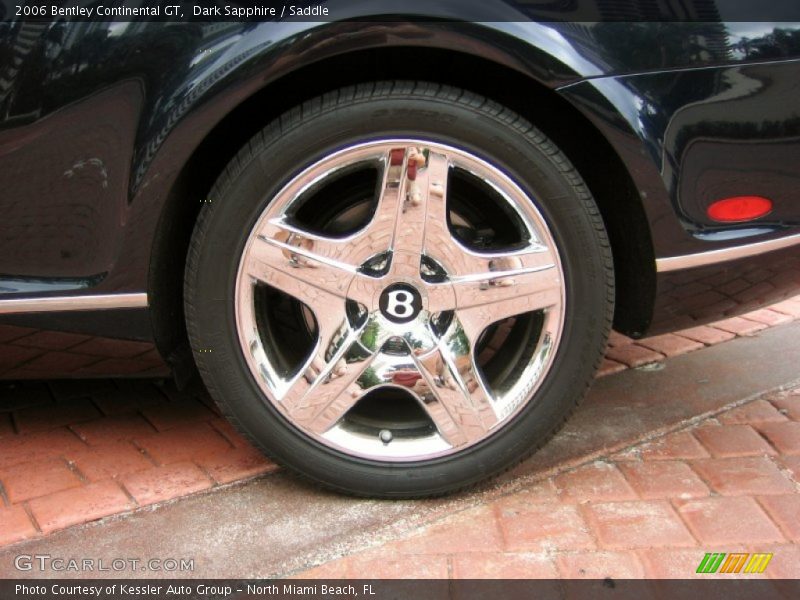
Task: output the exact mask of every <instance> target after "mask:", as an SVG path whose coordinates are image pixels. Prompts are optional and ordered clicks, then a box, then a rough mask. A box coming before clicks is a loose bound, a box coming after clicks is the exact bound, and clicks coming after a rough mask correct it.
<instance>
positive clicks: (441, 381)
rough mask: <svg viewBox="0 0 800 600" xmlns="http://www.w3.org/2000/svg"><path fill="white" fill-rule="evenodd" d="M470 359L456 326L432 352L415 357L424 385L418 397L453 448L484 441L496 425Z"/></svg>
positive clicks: (467, 343) (467, 342)
mask: <svg viewBox="0 0 800 600" xmlns="http://www.w3.org/2000/svg"><path fill="white" fill-rule="evenodd" d="M472 356H473V352H472V343H471V341H470V340H469V339H468V338H467V335H466V333H465V332H464V330H463V329H462V328H461V327H460V325H459V324H458V323H455V324H454V325H453V326H451V328H450V331H449V332H448V335H446V336H445V337H444V338H443V339H442V342H441V343H440V345H439V346H438V347H437V349H436V350H435V351H434V352H431V353H430V354H428V355H426V356H424V357H416V362H417V365H418V368H419V370H420V372H421V373H422V375H423V377H424V378H425V382H426V384H427V390H425V392H424V393H420V394H419V395H420V397H421V398H422V401H423V406H424V407H425V410H426V411H427V412H428V414H429V415H430V417H431V419H432V420H433V422H434V423H435V424H436V427H437V428H438V429H439V432H440V433H441V435H442V436H443V437H444V438H445V439H446V440H447V441H448V442H449V443H450V444H451V445H452V446H461V445H463V444H468V443H471V442H474V441H476V440H478V439H480V438H482V437H485V436H486V435H487V433H488V432H489V430H490V429H491V428H492V426H493V425H494V424H495V423H496V422H497V415H496V414H495V410H494V407H493V406H492V403H491V401H490V399H489V396H488V394H487V391H486V389H485V387H484V385H483V382H482V381H481V378H480V375H479V374H478V372H477V370H476V368H475V365H474V362H473V360H472Z"/></svg>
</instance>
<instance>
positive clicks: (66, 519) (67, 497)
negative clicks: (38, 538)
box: [30, 481, 132, 533]
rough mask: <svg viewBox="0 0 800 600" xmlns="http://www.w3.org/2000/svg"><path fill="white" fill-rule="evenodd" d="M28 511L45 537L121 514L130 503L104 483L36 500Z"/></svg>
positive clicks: (124, 495) (110, 484) (116, 487)
mask: <svg viewBox="0 0 800 600" xmlns="http://www.w3.org/2000/svg"><path fill="white" fill-rule="evenodd" d="M30 508H31V512H32V513H33V515H34V517H35V518H36V521H37V522H38V523H39V527H41V529H42V531H43V532H44V533H49V532H51V531H55V530H57V529H63V528H64V527H68V526H70V525H75V524H77V523H86V522H87V521H94V520H96V519H100V518H102V517H107V516H108V515H113V514H115V513H118V512H123V511H125V510H127V509H130V508H132V503H131V501H130V499H129V498H128V496H127V495H126V494H125V493H124V492H123V491H122V489H120V487H119V486H118V485H117V484H116V483H114V482H113V481H104V482H102V483H92V484H89V485H87V486H84V487H80V488H75V489H71V490H65V491H63V492H56V493H55V494H51V495H49V496H46V497H44V498H36V499H35V500H32V501H31V502H30Z"/></svg>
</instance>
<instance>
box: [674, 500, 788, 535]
mask: <svg viewBox="0 0 800 600" xmlns="http://www.w3.org/2000/svg"><path fill="white" fill-rule="evenodd" d="M676 504H677V508H678V512H679V513H680V515H681V517H682V518H683V520H684V522H685V523H686V524H687V525H688V526H689V529H691V531H692V533H693V534H694V535H695V536H696V537H697V539H698V540H700V542H702V543H704V544H706V545H711V546H725V545H732V544H766V543H770V542H781V541H783V540H784V538H783V536H782V535H781V532H780V531H779V530H778V528H777V527H776V526H775V524H774V523H773V522H772V521H771V520H770V519H769V517H767V515H766V514H765V513H764V511H763V510H762V509H761V507H760V506H759V505H758V503H757V502H756V501H755V500H753V498H743V497H737V498H720V497H715V498H699V499H692V500H679V501H676Z"/></svg>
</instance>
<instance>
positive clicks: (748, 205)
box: [707, 196, 772, 223]
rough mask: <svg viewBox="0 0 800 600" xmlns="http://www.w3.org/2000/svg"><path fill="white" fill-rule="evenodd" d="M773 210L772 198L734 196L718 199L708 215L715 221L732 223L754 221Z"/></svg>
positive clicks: (709, 209)
mask: <svg viewBox="0 0 800 600" xmlns="http://www.w3.org/2000/svg"><path fill="white" fill-rule="evenodd" d="M771 210H772V200H768V199H767V198H762V197H761V196H734V197H733V198H724V199H723V200H717V201H716V202H714V204H712V205H711V206H709V207H708V210H707V212H708V216H709V217H711V218H712V219H714V220H715V221H720V222H723V223H732V222H740V221H752V220H753V219H758V218H759V217H763V216H764V215H766V214H769V213H770V211H771Z"/></svg>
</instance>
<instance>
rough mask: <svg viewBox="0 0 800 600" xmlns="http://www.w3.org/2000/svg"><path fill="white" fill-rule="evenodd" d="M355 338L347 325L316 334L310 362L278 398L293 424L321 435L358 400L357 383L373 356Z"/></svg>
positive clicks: (359, 394) (359, 391)
mask: <svg viewBox="0 0 800 600" xmlns="http://www.w3.org/2000/svg"><path fill="white" fill-rule="evenodd" d="M320 331H322V328H320ZM358 338H359V332H357V331H353V330H350V329H349V327H348V326H347V324H342V326H341V327H340V328H339V329H338V330H336V331H335V332H334V333H333V335H330V336H323V335H320V339H319V343H318V344H317V349H316V351H315V352H314V354H313V356H312V358H311V360H310V361H309V362H308V363H307V365H306V366H305V368H304V369H303V372H302V373H301V374H300V375H298V376H297V377H296V378H295V379H294V381H293V382H292V383H291V384H290V386H289V388H288V390H287V391H286V393H285V394H284V396H283V397H282V398H281V399H280V403H281V406H282V407H283V410H284V411H285V412H286V413H287V415H288V416H289V417H290V418H291V419H292V420H293V421H294V422H295V423H297V424H299V425H301V426H302V427H306V428H308V429H309V430H310V431H313V432H315V433H320V434H321V433H324V432H325V431H327V430H328V429H330V428H331V427H332V426H333V425H335V424H336V423H337V422H338V421H339V420H340V419H341V418H342V416H344V414H345V413H346V412H347V411H348V410H350V409H351V408H352V407H353V405H354V404H355V403H356V402H357V401H358V399H359V398H360V396H361V394H362V392H363V390H362V389H361V388H360V386H359V385H358V383H357V380H358V378H359V376H360V375H361V373H362V372H363V371H364V369H366V368H367V367H368V366H369V364H370V363H371V361H372V357H373V354H374V353H373V352H371V351H369V350H368V349H366V348H364V346H363V345H362V344H361V343H359V341H358Z"/></svg>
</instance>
